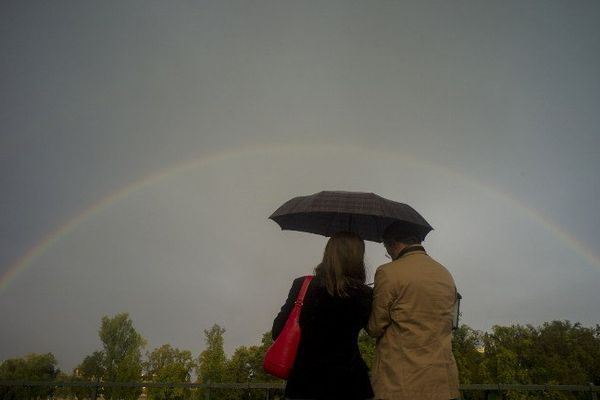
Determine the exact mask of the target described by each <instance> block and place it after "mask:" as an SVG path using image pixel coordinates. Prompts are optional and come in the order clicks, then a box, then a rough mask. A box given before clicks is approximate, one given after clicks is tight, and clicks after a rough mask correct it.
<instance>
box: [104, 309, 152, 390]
mask: <svg viewBox="0 0 600 400" xmlns="http://www.w3.org/2000/svg"><path fill="white" fill-rule="evenodd" d="M99 333H100V340H101V341H102V344H103V352H104V354H103V367H104V380H105V381H108V382H136V381H140V379H141V375H142V348H143V347H144V346H145V345H146V341H145V340H144V338H143V337H142V336H141V335H140V334H139V333H137V331H136V330H135V328H134V327H133V322H132V321H131V319H129V314H127V313H122V314H117V315H115V316H114V317H113V318H108V317H106V316H105V317H103V318H102V325H101V327H100V332H99ZM140 394H141V389H139V388H105V389H104V397H105V398H108V399H131V400H135V399H137V398H138V397H139V396H140Z"/></svg>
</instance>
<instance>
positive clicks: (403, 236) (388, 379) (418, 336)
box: [367, 222, 459, 400]
mask: <svg viewBox="0 0 600 400" xmlns="http://www.w3.org/2000/svg"><path fill="white" fill-rule="evenodd" d="M383 243H384V246H385V249H386V250H387V252H388V254H389V256H390V257H391V258H392V262H390V263H388V264H384V265H382V266H380V267H379V268H378V269H377V272H376V273H375V287H374V292H373V308H372V312H371V317H370V319H369V324H368V327H367V332H368V333H369V335H371V336H373V337H375V338H377V349H376V354H375V360H374V364H373V370H372V375H371V381H372V384H373V390H374V392H375V399H391V400H425V399H427V400H449V399H455V398H458V397H459V392H458V370H457V368H456V362H455V360H454V356H453V354H452V342H451V340H452V317H453V308H454V304H455V302H456V287H455V285H454V279H453V278H452V275H450V273H449V272H448V270H446V268H444V266H442V265H441V264H439V263H438V262H436V261H435V260H433V259H432V258H431V257H429V256H428V255H427V253H426V252H425V249H424V248H423V247H422V246H421V239H420V237H419V235H418V234H416V233H414V231H413V230H411V228H410V226H409V225H407V224H403V223H399V222H396V223H394V224H392V225H391V226H390V227H389V228H387V229H386V230H385V232H384V234H383Z"/></svg>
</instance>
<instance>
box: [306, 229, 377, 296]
mask: <svg viewBox="0 0 600 400" xmlns="http://www.w3.org/2000/svg"><path fill="white" fill-rule="evenodd" d="M364 257H365V242H364V241H363V240H362V239H361V238H360V237H359V236H358V235H357V234H355V233H352V232H338V233H335V234H334V235H332V236H331V237H330V238H329V241H327V245H326V246H325V252H324V253H323V261H322V262H321V264H319V265H318V266H317V268H315V275H316V276H317V277H318V278H320V279H321V280H322V281H323V283H324V284H325V288H326V289H327V292H328V293H329V294H330V295H331V296H339V297H347V296H348V288H351V287H357V286H359V285H360V284H364V283H365V279H366V273H365V261H364Z"/></svg>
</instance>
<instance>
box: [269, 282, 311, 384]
mask: <svg viewBox="0 0 600 400" xmlns="http://www.w3.org/2000/svg"><path fill="white" fill-rule="evenodd" d="M312 278H313V276H306V277H304V282H303V283H302V287H301V288H300V292H299V293H298V298H296V303H295V304H294V308H292V311H291V312H290V315H289V316H288V319H287V321H286V322H285V325H284V327H283V329H282V331H281V333H280V334H279V336H277V339H276V340H275V342H273V344H272V345H271V347H269V350H267V352H266V354H265V360H264V362H263V369H264V370H265V372H266V373H267V374H269V375H273V376H276V377H277V378H281V379H287V378H288V376H290V371H291V370H292V367H293V366H294V360H295V359H296V353H297V352H298V344H299V343H300V323H299V320H300V311H301V310H302V304H303V301H304V295H305V294H306V290H307V289H308V284H309V283H310V281H311V280H312Z"/></svg>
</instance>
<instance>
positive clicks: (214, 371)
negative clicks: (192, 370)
mask: <svg viewBox="0 0 600 400" xmlns="http://www.w3.org/2000/svg"><path fill="white" fill-rule="evenodd" d="M224 333H225V329H223V328H221V327H220V326H219V325H217V324H215V325H213V326H212V328H210V329H208V330H206V329H205V330H204V336H205V338H204V341H205V343H206V349H205V350H204V351H203V352H202V353H200V356H199V357H198V367H197V368H196V374H197V375H198V380H199V381H200V382H201V383H217V382H224V378H225V368H226V363H227V357H226V356H225V350H224V347H223V334H224ZM223 394H224V393H222V391H219V392H217V394H216V396H213V395H212V394H211V398H217V399H219V398H222V395H223Z"/></svg>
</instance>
